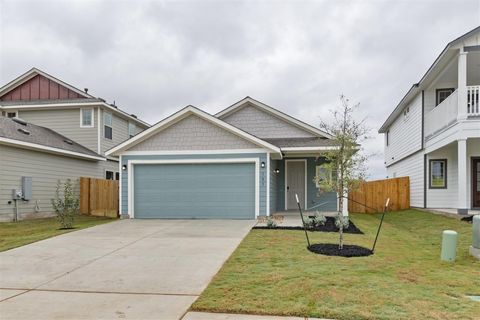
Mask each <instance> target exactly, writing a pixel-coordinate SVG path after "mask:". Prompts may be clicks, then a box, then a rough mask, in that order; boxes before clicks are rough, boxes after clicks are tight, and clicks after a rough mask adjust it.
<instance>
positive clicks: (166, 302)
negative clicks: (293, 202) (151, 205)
mask: <svg viewBox="0 0 480 320" xmlns="http://www.w3.org/2000/svg"><path fill="white" fill-rule="evenodd" d="M253 224H254V221H240V220H122V221H117V222H113V223H108V224H105V225H100V226H96V227H93V228H89V229H85V230H80V231H76V232H72V233H69V234H65V235H61V236H58V237H54V238H50V239H47V240H43V241H40V242H37V243H33V244H30V245H27V246H24V247H20V248H17V249H12V250H9V251H6V252H2V253H0V318H1V319H179V318H180V317H182V316H183V314H184V313H185V312H186V311H187V309H188V308H189V306H190V304H191V303H192V302H193V301H194V300H195V299H196V298H197V296H198V295H199V294H200V293H201V292H202V291H203V289H205V288H206V286H207V285H208V283H209V282H210V280H211V279H212V277H213V276H214V275H215V274H216V273H217V271H218V270H219V269H220V267H221V266H222V264H223V263H224V261H225V260H226V259H227V258H228V257H229V255H230V254H231V253H232V252H233V250H234V249H235V248H236V247H237V245H238V244H239V243H240V241H241V240H242V239H243V237H244V236H245V235H246V234H247V233H248V231H249V230H250V228H251V227H252V226H253Z"/></svg>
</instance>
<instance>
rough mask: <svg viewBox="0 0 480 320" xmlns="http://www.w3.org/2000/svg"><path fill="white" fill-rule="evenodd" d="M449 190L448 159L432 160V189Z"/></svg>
mask: <svg viewBox="0 0 480 320" xmlns="http://www.w3.org/2000/svg"><path fill="white" fill-rule="evenodd" d="M446 188H447V159H438V160H430V189H446Z"/></svg>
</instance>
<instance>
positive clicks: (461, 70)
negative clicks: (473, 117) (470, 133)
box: [457, 47, 467, 120]
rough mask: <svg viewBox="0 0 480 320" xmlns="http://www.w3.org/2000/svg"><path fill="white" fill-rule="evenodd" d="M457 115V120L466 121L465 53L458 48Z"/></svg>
mask: <svg viewBox="0 0 480 320" xmlns="http://www.w3.org/2000/svg"><path fill="white" fill-rule="evenodd" d="M457 91H458V95H457V98H458V113H457V120H465V119H467V52H465V51H463V47H462V48H460V53H459V55H458V89H457Z"/></svg>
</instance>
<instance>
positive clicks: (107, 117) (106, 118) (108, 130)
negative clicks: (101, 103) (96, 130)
mask: <svg viewBox="0 0 480 320" xmlns="http://www.w3.org/2000/svg"><path fill="white" fill-rule="evenodd" d="M103 127H104V129H103V131H104V133H103V136H104V137H105V139H109V140H112V136H113V128H112V114H111V113H108V112H105V113H104V114H103Z"/></svg>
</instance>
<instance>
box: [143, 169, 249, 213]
mask: <svg viewBox="0 0 480 320" xmlns="http://www.w3.org/2000/svg"><path fill="white" fill-rule="evenodd" d="M134 211H135V213H134V215H135V217H137V218H225V219H228V218H231V219H253V218H254V217H255V165H254V164H253V163H224V164H223V163H217V164H148V165H135V167H134Z"/></svg>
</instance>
